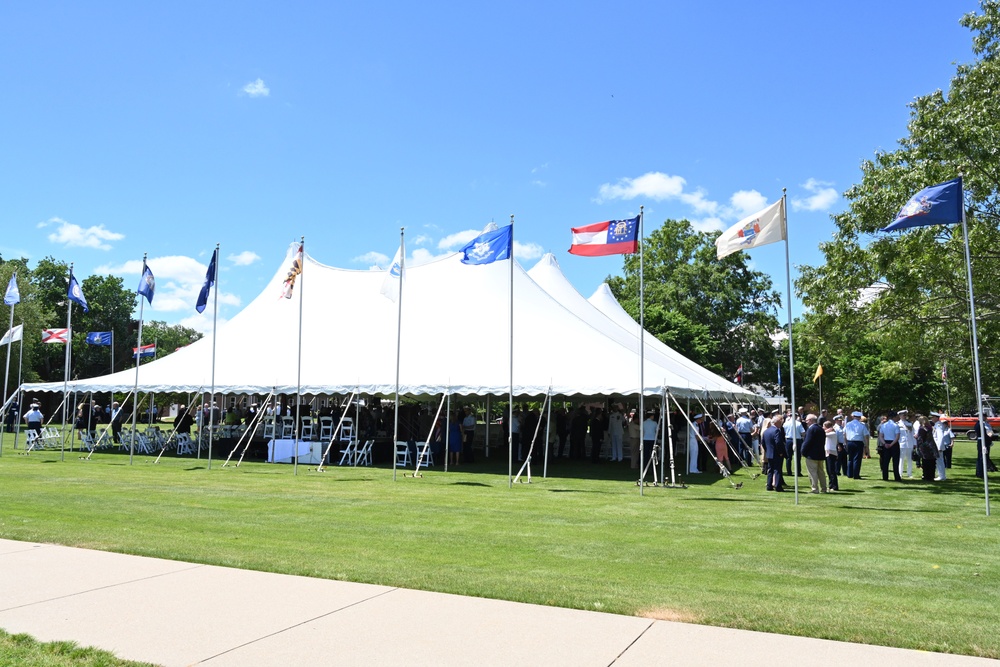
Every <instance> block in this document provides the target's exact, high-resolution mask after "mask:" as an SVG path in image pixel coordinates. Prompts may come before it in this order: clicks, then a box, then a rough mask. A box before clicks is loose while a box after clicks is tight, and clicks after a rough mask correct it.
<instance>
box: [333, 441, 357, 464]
mask: <svg viewBox="0 0 1000 667" xmlns="http://www.w3.org/2000/svg"><path fill="white" fill-rule="evenodd" d="M357 454H358V444H357V443H356V442H354V441H353V440H349V441H348V442H347V443H346V444H345V445H344V448H343V449H341V450H340V463H338V464H337V465H341V466H342V465H344V464H345V463H346V464H347V465H349V466H351V465H357V464H356V463H355V460H356V458H357Z"/></svg>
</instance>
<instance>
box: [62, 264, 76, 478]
mask: <svg viewBox="0 0 1000 667" xmlns="http://www.w3.org/2000/svg"><path fill="white" fill-rule="evenodd" d="M72 288H73V264H72V262H71V263H70V265H69V287H68V288H67V291H66V359H65V361H64V362H63V364H64V366H63V404H62V433H61V434H60V435H61V436H62V437H60V438H59V460H60V461H65V460H66V398H67V397H68V396H69V366H70V359H71V358H72V355H73V299H71V298H69V290H70V289H72Z"/></svg>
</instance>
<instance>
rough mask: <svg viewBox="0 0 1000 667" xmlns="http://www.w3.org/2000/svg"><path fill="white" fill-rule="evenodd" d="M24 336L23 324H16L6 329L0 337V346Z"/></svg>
mask: <svg viewBox="0 0 1000 667" xmlns="http://www.w3.org/2000/svg"><path fill="white" fill-rule="evenodd" d="M23 337H24V325H23V324H18V325H17V326H16V327H14V328H13V329H7V333H5V334H4V335H3V338H0V346H3V345H8V344H10V343H16V342H17V341H19V340H21V339H22V338H23Z"/></svg>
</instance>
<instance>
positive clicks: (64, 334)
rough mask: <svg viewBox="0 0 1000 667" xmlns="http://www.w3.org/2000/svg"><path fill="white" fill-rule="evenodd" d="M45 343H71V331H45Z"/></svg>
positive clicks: (43, 340)
mask: <svg viewBox="0 0 1000 667" xmlns="http://www.w3.org/2000/svg"><path fill="white" fill-rule="evenodd" d="M42 342H43V343H67V342H69V329H43V330H42Z"/></svg>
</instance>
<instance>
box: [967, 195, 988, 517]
mask: <svg viewBox="0 0 1000 667" xmlns="http://www.w3.org/2000/svg"><path fill="white" fill-rule="evenodd" d="M962 238H963V239H964V240H965V275H966V278H967V279H968V282H969V316H970V318H971V320H972V363H973V371H974V372H975V375H976V404H977V405H978V406H979V412H978V414H979V437H980V439H981V441H982V445H981V446H980V449H981V455H982V459H983V461H982V465H983V496H984V498H985V499H986V516H989V515H990V482H989V476H990V474H989V471H987V470H986V464H987V462H988V461H989V459H988V457H987V456H986V420H985V419H984V418H983V383H982V378H980V375H979V335H978V333H977V332H976V298H975V296H973V292H972V260H971V259H970V257H969V228H968V225H966V223H965V203H964V201H963V203H962Z"/></svg>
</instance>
